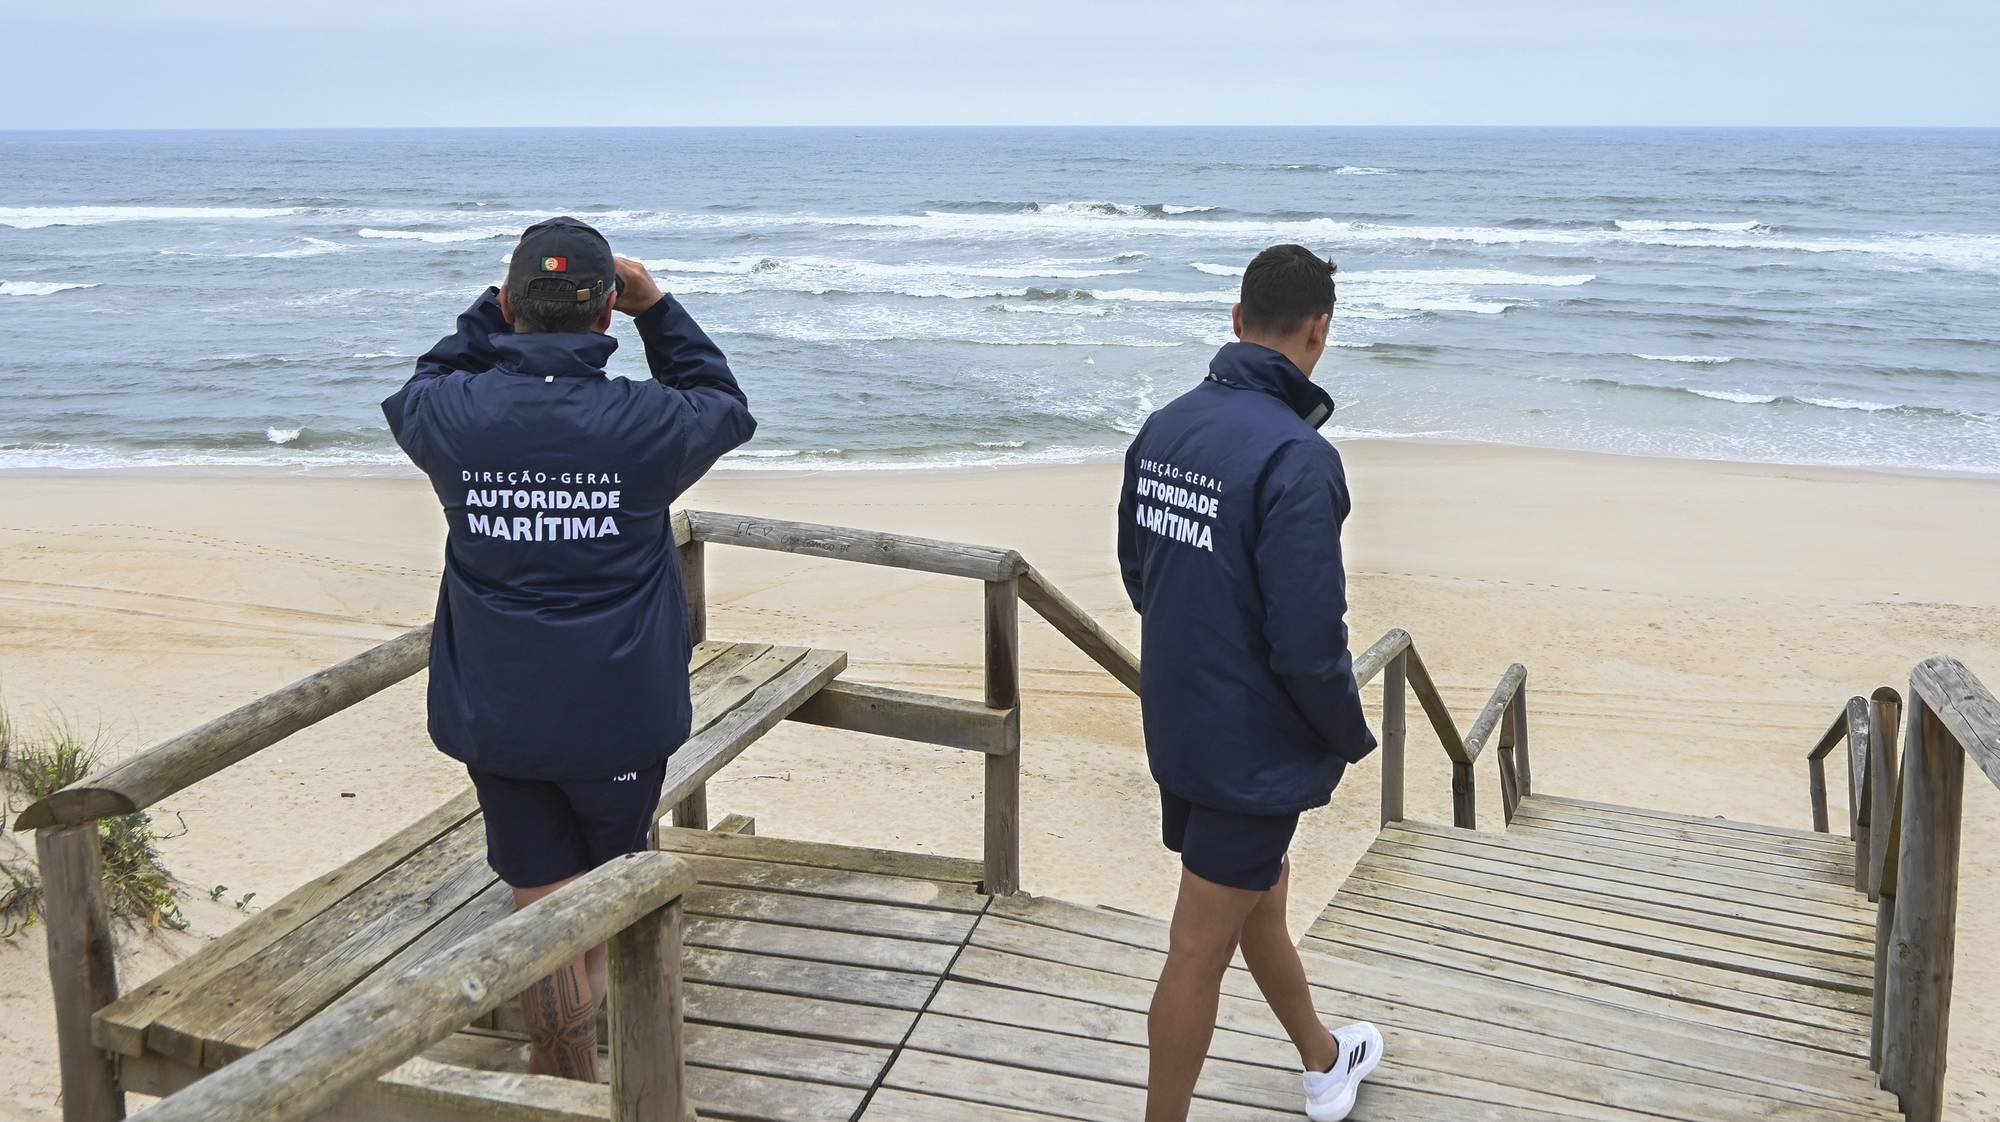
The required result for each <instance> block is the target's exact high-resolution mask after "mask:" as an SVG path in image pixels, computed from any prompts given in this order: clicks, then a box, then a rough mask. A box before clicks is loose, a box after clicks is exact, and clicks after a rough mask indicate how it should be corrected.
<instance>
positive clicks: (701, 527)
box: [687, 510, 1028, 580]
mask: <svg viewBox="0 0 2000 1122" xmlns="http://www.w3.org/2000/svg"><path fill="white" fill-rule="evenodd" d="M687 514H688V521H689V524H690V525H691V526H692V527H693V529H694V537H695V540H696V541H704V542H715V543H717V544H718V545H737V546H746V547H748V548H750V549H770V550H776V551H778V552H780V553H793V554H798V555H799V556H802V557H825V558H829V559H832V560H835V561H856V562H860V563H862V564H865V565H887V566H889V567H891V568H897V569H915V570H918V571H920V572H926V573H939V574H942V575H944V576H954V577H971V578H972V579H974V580H1007V579H1010V578H1012V577H1016V576H1019V575H1020V574H1021V573H1022V572H1023V571H1025V570H1026V569H1027V567H1028V566H1027V562H1025V561H1023V560H1021V555H1020V554H1018V553H1016V552H1014V551H1013V550H1011V549H993V548H991V547H988V546H981V545H964V544H961V543H959V542H947V541H939V540H937V539H935V538H919V537H912V536H909V535H905V534H885V533H878V532H875V531H872V530H855V529H850V528H848V527H845V526H823V525H818V524H815V523H810V522H787V521H784V520H781V519H776V518H756V517H752V516H750V515H746V514H722V513H718V512H715V511H707V510H691V511H688V512H687Z"/></svg>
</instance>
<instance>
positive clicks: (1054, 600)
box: [1021, 565, 1139, 695]
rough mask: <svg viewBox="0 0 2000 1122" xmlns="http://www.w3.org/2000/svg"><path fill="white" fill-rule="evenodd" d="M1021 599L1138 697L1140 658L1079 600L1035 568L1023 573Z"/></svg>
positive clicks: (1031, 567)
mask: <svg viewBox="0 0 2000 1122" xmlns="http://www.w3.org/2000/svg"><path fill="white" fill-rule="evenodd" d="M1021 600H1022V602H1023V603H1025V604H1027V605H1028V607H1030V608H1033V609H1034V610H1035V614H1036V615H1038V616H1041V617H1042V618H1043V619H1045V620H1047V621H1048V623H1049V626H1051V627H1053V628H1055V629H1056V630H1057V631H1059V632H1061V633H1062V635H1063V637H1064V638H1066V639H1068V640H1069V641H1070V642H1071V643H1072V644H1074V645H1075V646H1076V648H1077V649H1078V650H1080V651H1082V652H1083V653H1084V654H1086V655H1089V656H1090V659H1091V661H1092V662H1095V663H1097V665H1099V666H1102V667H1103V668H1104V669H1105V670H1106V671H1108V672H1109V673H1110V675H1111V676H1112V677H1113V678H1116V679H1118V681H1119V683H1120V684H1122V685H1123V686H1124V687H1125V688H1126V689H1128V690H1131V691H1132V693H1133V694H1134V695H1137V694H1138V692H1139V659H1138V657H1137V656H1135V655H1134V654H1133V653H1132V652H1131V651H1129V650H1127V649H1125V644H1123V643H1120V642H1119V641H1118V640H1117V639H1116V638H1115V637H1113V636H1112V634H1111V633H1110V632H1108V631H1106V630H1104V628H1103V627H1101V626H1099V625H1098V623H1097V621H1096V620H1094V619H1092V618H1090V615H1089V613H1087V612H1085V611H1084V610H1083V609H1082V608H1079V607H1077V606H1076V603H1075V601H1072V600H1071V599H1070V598H1069V597H1067V596H1064V595H1063V594H1062V590H1061V589H1059V588H1057V587H1056V586H1055V585H1052V584H1050V583H1049V582H1048V580H1047V578H1045V577H1043V576H1042V574H1041V573H1039V572H1037V571H1036V570H1035V567H1034V566H1033V565H1030V566H1028V569H1027V571H1026V572H1024V573H1022V574H1021Z"/></svg>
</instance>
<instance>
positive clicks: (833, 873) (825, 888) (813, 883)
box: [685, 853, 986, 913]
mask: <svg viewBox="0 0 2000 1122" xmlns="http://www.w3.org/2000/svg"><path fill="white" fill-rule="evenodd" d="M685 857H686V860H687V862H688V864H690V865H692V866H694V870H695V873H696V875H697V876H699V877H700V878H701V883H702V884H705V885H714V886H731V887H736V888H756V889H762V890H764V891H767V892H794V893H798V894H800V895H804V896H824V897H827V898H829V899H835V900H854V901H858V902H860V903H864V904H867V903H875V904H900V905H904V906H907V907H913V908H941V909H944V910H945V911H952V912H967V913H976V912H978V911H980V910H981V909H983V908H984V907H985V906H986V898H985V897H984V896H981V895H980V894H979V893H978V892H977V891H975V890H974V889H973V888H972V886H970V885H966V884H955V883H943V882H939V881H927V880H917V879H915V878H913V877H899V876H885V875H883V874H881V873H865V872H856V871H854V870H852V869H821V868H815V867H812V866H809V865H775V864H770V863H767V862H763V861H744V860H739V859H737V858H733V857H708V856H704V855H701V854H694V853H689V854H686V855H685Z"/></svg>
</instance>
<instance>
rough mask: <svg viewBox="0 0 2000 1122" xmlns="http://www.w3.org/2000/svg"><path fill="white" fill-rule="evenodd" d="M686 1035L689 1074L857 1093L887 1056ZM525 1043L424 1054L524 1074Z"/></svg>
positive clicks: (693, 1028) (505, 1037)
mask: <svg viewBox="0 0 2000 1122" xmlns="http://www.w3.org/2000/svg"><path fill="white" fill-rule="evenodd" d="M686 1033H687V1052H688V1064H689V1069H690V1070H691V1071H696V1072H698V1071H699V1070H700V1069H702V1068H711V1069H715V1070H719V1071H740V1072H743V1073H744V1074H747V1075H775V1076H780V1077H789V1078H792V1079H796V1080H799V1081H800V1082H804V1083H826V1084H830V1085H832V1086H836V1087H852V1088H857V1089H860V1090H866V1089H868V1088H869V1087H872V1086H874V1084H875V1079H876V1077H877V1076H879V1075H881V1074H882V1070H883V1069H884V1068H886V1067H888V1065H889V1057H890V1055H891V1052H890V1050H889V1049H887V1048H874V1047H868V1046H865V1045H859V1044H844V1043H840V1042H837V1041H830V1040H816V1039H812V1038H810V1037H804V1036H792V1035H784V1034H779V1033H767V1032H750V1031H746V1030H744V1029H736V1028H723V1027H720V1026H717V1025H703V1024H693V1023H690V1024H688V1025H687V1028H686ZM527 1042H528V1038H527V1036H526V1034H524V1033H522V1032H520V1031H519V1030H518V1029H515V1030H507V1031H501V1030H493V1029H472V1030H468V1031H466V1032H460V1033H454V1034H453V1035H451V1036H448V1037H446V1038H445V1039H444V1040H442V1041H440V1042H439V1043H438V1044H437V1045H435V1046H433V1047H432V1048H430V1049H428V1050H426V1051H425V1052H424V1056H425V1058H427V1059H433V1060H437V1061H439V1062H442V1063H453V1064H460V1065H463V1066H466V1067H475V1068H480V1069H482V1070H488V1071H526V1070H527V1054H528V1047H527ZM609 1054H610V1053H609V1051H608V1050H607V1049H606V1048H605V1047H604V1046H603V1045H600V1046H599V1047H598V1055H599V1058H600V1060H604V1059H607V1058H608V1057H609ZM607 1067H608V1064H606V1063H602V1062H601V1063H599V1065H598V1068H599V1070H605V1069H606V1068H607ZM695 1078H698V1076H696V1077H695ZM599 1122H603V1120H602V1119H600V1120H599Z"/></svg>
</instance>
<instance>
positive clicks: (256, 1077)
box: [133, 852, 694, 1122]
mask: <svg viewBox="0 0 2000 1122" xmlns="http://www.w3.org/2000/svg"><path fill="white" fill-rule="evenodd" d="M693 884H694V872H693V870H692V869H690V868H689V867H688V865H687V863H686V862H684V861H682V860H681V859H679V858H677V857H674V856H673V855H671V854H667V853H660V852H648V853H635V854H631V855H628V856H625V857H621V858H618V859H617V860H614V861H612V862H611V863H609V864H607V865H603V866H600V867H598V868H597V869H595V870H593V871H591V872H589V873H586V874H584V875H583V876H582V877H581V878H579V879H578V880H576V881H575V882H573V883H571V884H568V885H565V886H563V887H562V888H559V889H557V890H556V891H555V892H553V893H551V894H549V895H548V896H546V897H544V898H543V899H541V900H539V901H537V902H536V903H534V904H531V905H529V906H528V907H526V908H523V909H521V910H520V911H518V912H515V913H514V914H513V915H510V916H508V917H507V918H505V919H502V920H501V921H499V922H498V923H496V924H494V925H493V926H492V927H489V928H487V929H485V930H484V931H481V932H479V933H478V934H476V935H472V936H470V937H468V938H467V939H465V940H464V941H463V942H459V943H456V944H453V945H452V946H450V947H448V948H446V949H444V950H442V951H439V952H438V953H437V954H435V955H432V956H430V957H428V958H425V959H423V960H422V961H420V962H418V963H417V964H416V965H414V966H411V967H410V968H409V969H407V970H405V971H403V972H402V973H401V974H399V975H397V976H396V977H394V978H382V979H377V980H375V981H373V982H371V983H369V984H368V985H367V986H366V987H364V988H363V989H360V990H357V991H355V992H354V993H351V994H349V995H348V996H346V997H344V998H342V999H341V1000H339V1001H338V1002H336V1003H335V1004H333V1005H332V1006H331V1007H329V1008H328V1009H327V1010H326V1011H325V1012H322V1013H320V1014H318V1015H317V1016H315V1017H313V1018H312V1019H310V1020H308V1021H306V1022H305V1023H304V1024H302V1025H300V1026H299V1027H298V1028H296V1029H294V1030H292V1031H291V1032H289V1033H287V1034H285V1035H284V1036H282V1037H280V1038H279V1039H278V1040H277V1041H276V1042H274V1043H272V1044H269V1045H266V1046H265V1047H263V1048H259V1049H257V1050H256V1051H255V1052H252V1053H251V1054H250V1055H248V1056H246V1057H244V1058H243V1059H241V1060H238V1061H237V1062H235V1063H233V1064H230V1065H229V1066H227V1067H225V1068H223V1069H221V1070H220V1071H217V1072H214V1073H212V1074H210V1075H207V1076H205V1077H203V1078H202V1079H200V1080H197V1081H196V1082H194V1083H193V1084H191V1085H189V1086H188V1087H186V1088H185V1089H183V1090H181V1091H179V1092H176V1093H175V1094H172V1095H169V1096H167V1097H166V1098H164V1099H161V1100H160V1101H159V1102H157V1103H155V1104H153V1105H152V1106H150V1107H148V1108H146V1109H145V1110H143V1111H140V1112H139V1113H138V1114H136V1115H134V1116H133V1122H292V1120H294V1119H302V1118H308V1117H312V1116H314V1115H316V1114H318V1113H319V1112H320V1111H323V1110H325V1109H326V1108H328V1107H329V1106H332V1105H333V1104H334V1103H336V1102H337V1101H338V1100H339V1099H340V1098H341V1097H342V1096H343V1095H344V1094H346V1093H348V1092H350V1091H352V1090H353V1089H354V1088H355V1087H356V1086H357V1085H359V1084H362V1083H365V1082H367V1081H368V1080H371V1079H374V1078H376V1077H377V1076H380V1075H382V1074H383V1073H385V1072H387V1071H389V1070H390V1069H392V1068H394V1067H396V1066H397V1065H399V1064H402V1063H403V1062H404V1061H406V1060H409V1059H411V1058H413V1057H415V1056H416V1055H418V1054H419V1053H421V1052H422V1051H423V1050H424V1049H426V1048H429V1047H430V1046H431V1045H433V1044H436V1043H437V1042H438V1041H440V1040H443V1039H444V1038H445V1037H447V1036H450V1035H451V1034H452V1033H454V1032H457V1031H458V1030H459V1029H461V1028H463V1027H465V1026H466V1025H467V1024H469V1023H471V1022H472V1021H473V1020H474V1019H476V1018H478V1017H481V1016H483V1015H485V1014H486V1013H488V1012H490V1011H492V1010H493V1009H494V1008H495V1007H496V1006H498V1005H500V1004H501V1003H502V1002H505V1001H507V1000H509V999H511V998H512V997H513V996H514V995H515V994H518V993H520V992H521V991H522V990H524V989H526V988H527V987H529V986H530V985H533V984H534V983H535V982H536V981H537V980H538V979H541V978H544V977H547V976H548V975H549V973H550V972H551V971H554V970H556V969H557V968H558V967H560V966H562V964H564V963H566V962H570V961H572V960H574V959H575V958H577V957H578V956H580V955H582V954H583V952H584V951H586V950H588V949H589V948H591V947H594V946H597V945H598V944H600V943H604V942H605V941H606V940H609V941H610V943H611V954H610V962H611V969H612V980H611V1033H610V1045H611V1117H612V1119H613V1120H614V1122H681V1120H682V1119H683V1118H684V1117H685V1116H686V1111H687V1099H686V1095H687V1088H686V1080H685V1078H684V1077H683V1072H682V1068H683V1065H684V1062H685V1061H684V1056H683V1054H682V1051H681V1049H680V1048H679V1047H678V1045H679V1041H680V1026H679V1022H680V1018H681V1004H680V980H679V975H680V969H679V963H680V954H679V947H678V944H679V938H680V937H679V923H680V914H679V900H680V897H681V895H682V894H683V893H684V892H686V891H687V890H688V888H689V887H690V886H692V885H693ZM669 963H671V964H672V965H671V966H669V965H668V964H669Z"/></svg>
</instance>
